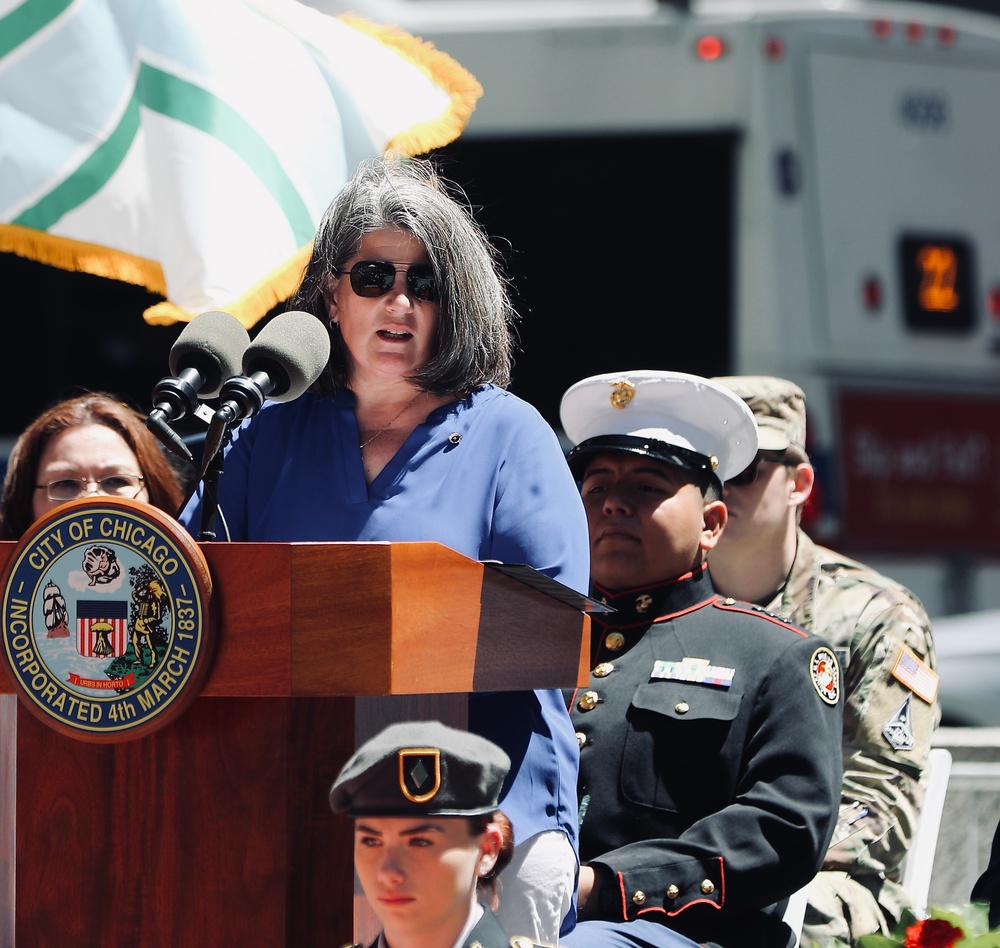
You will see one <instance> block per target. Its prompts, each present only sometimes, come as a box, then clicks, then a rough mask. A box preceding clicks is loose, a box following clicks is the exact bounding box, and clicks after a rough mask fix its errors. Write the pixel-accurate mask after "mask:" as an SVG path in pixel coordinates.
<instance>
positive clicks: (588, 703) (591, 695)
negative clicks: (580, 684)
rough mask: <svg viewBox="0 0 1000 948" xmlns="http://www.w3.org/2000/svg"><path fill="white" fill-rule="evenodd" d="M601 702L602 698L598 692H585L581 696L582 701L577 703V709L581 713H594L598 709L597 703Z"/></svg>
mask: <svg viewBox="0 0 1000 948" xmlns="http://www.w3.org/2000/svg"><path fill="white" fill-rule="evenodd" d="M600 700H601V696H600V695H599V694H598V693H597V692H596V691H585V692H584V693H583V694H582V695H580V700H579V701H578V702H577V705H576V706H577V707H578V708H579V709H580V710H581V711H593V710H594V708H596V707H597V702H598V701H600Z"/></svg>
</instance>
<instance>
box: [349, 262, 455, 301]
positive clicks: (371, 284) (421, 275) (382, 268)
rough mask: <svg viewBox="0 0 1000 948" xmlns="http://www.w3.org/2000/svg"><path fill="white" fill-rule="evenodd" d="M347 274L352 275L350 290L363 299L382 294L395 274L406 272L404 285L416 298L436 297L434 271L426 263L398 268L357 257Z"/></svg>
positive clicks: (392, 281) (390, 284)
mask: <svg viewBox="0 0 1000 948" xmlns="http://www.w3.org/2000/svg"><path fill="white" fill-rule="evenodd" d="M347 273H348V274H349V275H350V277H351V289H352V290H354V292H355V293H356V294H357V295H358V296H363V297H365V298H366V299H376V298H377V297H379V296H385V294H386V293H388V292H389V290H391V289H392V288H393V286H394V285H395V283H396V274H397V273H405V274H406V288H407V289H408V290H409V291H410V295H411V296H412V297H413V298H414V299H415V300H419V301H420V302H421V303H433V302H436V301H437V298H438V295H437V282H436V281H435V279H434V270H433V268H432V267H431V265H430V264H429V263H414V264H412V265H411V266H409V267H397V266H396V265H395V264H394V263H389V262H388V261H387V260H359V261H358V262H357V263H356V264H354V266H353V267H351V269H350V270H348V271H347Z"/></svg>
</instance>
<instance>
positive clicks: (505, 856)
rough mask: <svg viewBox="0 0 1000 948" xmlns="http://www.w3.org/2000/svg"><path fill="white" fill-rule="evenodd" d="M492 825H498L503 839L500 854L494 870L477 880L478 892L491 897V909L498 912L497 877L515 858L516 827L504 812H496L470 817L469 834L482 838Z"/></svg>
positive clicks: (494, 864)
mask: <svg viewBox="0 0 1000 948" xmlns="http://www.w3.org/2000/svg"><path fill="white" fill-rule="evenodd" d="M490 823H496V825H497V827H498V828H499V829H500V835H501V837H502V839H501V842H500V852H499V853H497V858H496V862H494V863H493V868H492V869H491V870H490V871H489V872H487V873H486V875H483V876H480V877H479V878H478V879H477V880H476V890H477V892H478V893H479V895H481V896H486V895H489V907H490V909H491V910H493V911H496V908H497V905H498V904H499V902H500V900H499V897H498V896H497V876H498V875H500V873H501V872H503V870H504V869H505V868H506V867H507V866H508V865H510V861H511V859H512V858H513V855H514V827H513V826H511V824H510V820H509V819H507V815H506V814H505V813H504V812H503V810H495V811H494V812H493V813H486V814H484V815H483V816H470V817H469V832H470V833H471V834H472V835H473V836H480V835H481V834H482V833H485V832H486V828H487V827H488V826H489V825H490Z"/></svg>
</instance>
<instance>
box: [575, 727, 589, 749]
mask: <svg viewBox="0 0 1000 948" xmlns="http://www.w3.org/2000/svg"><path fill="white" fill-rule="evenodd" d="M576 742H577V744H579V745H580V746H581V747H585V746H586V744H587V735H586V734H584V733H583V731H577V732H576Z"/></svg>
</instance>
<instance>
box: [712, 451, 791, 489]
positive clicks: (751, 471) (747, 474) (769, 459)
mask: <svg viewBox="0 0 1000 948" xmlns="http://www.w3.org/2000/svg"><path fill="white" fill-rule="evenodd" d="M762 462H763V463H766V464H784V465H785V466H786V467H794V466H795V462H794V461H790V460H789V459H788V458H787V457H786V456H785V452H784V451H782V452H780V453H779V454H761V453H760V452H758V453H757V456H756V457H755V458H754V459H753V460H752V461H751V462H750V463H749V464H748V465H747V467H746V468H744V469H743V470H742V471H740V473H739V474H737V475H736V476H735V477H731V478H729V480H728V481H726V487H746V486H747V485H749V484H752V483H754V481H756V480H757V469H758V468H759V467H760V465H761V463H762Z"/></svg>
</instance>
